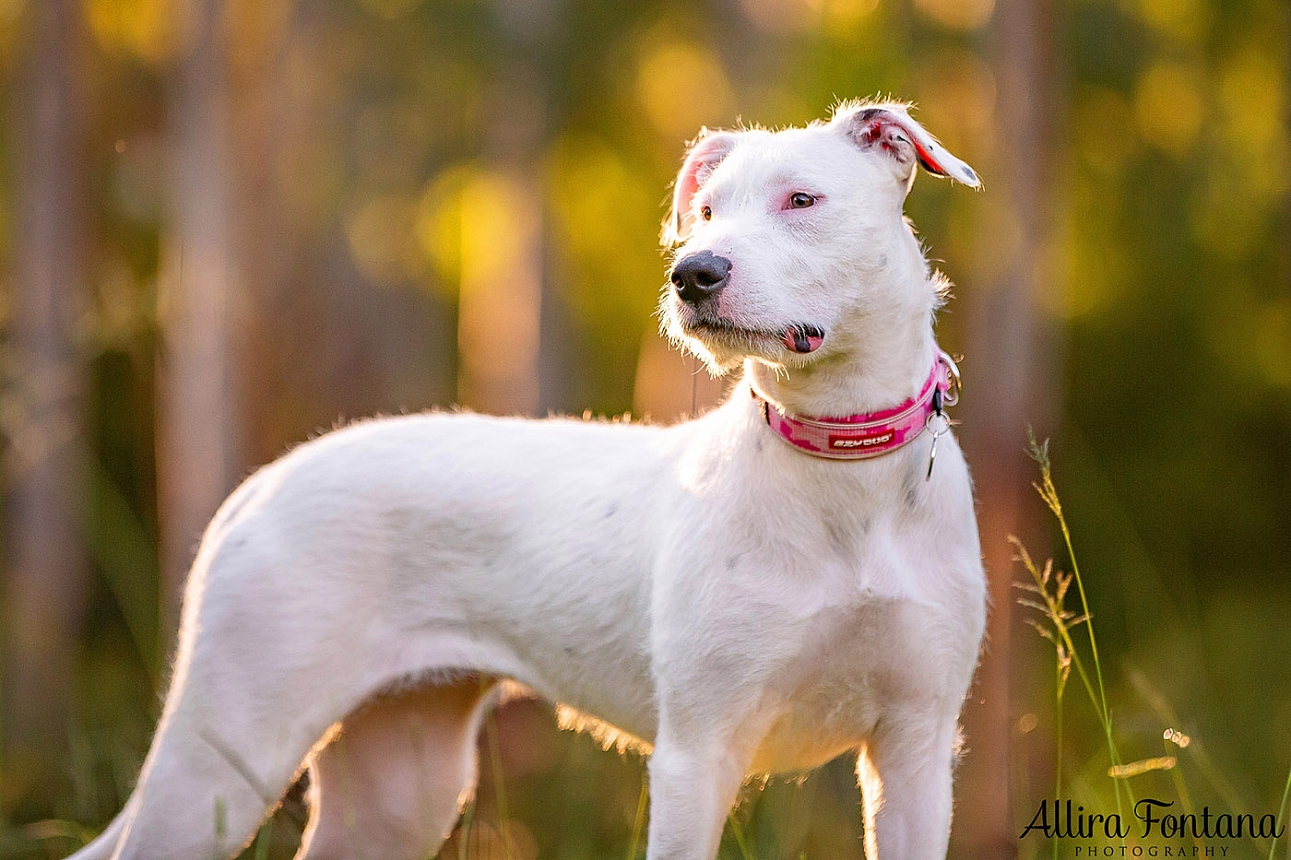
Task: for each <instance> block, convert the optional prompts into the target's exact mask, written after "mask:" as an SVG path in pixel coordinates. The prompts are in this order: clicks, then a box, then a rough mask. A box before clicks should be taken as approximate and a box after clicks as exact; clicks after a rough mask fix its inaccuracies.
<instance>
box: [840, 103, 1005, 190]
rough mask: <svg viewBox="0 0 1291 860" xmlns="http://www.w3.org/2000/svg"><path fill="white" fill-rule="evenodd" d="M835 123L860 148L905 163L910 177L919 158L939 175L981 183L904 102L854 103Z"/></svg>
mask: <svg viewBox="0 0 1291 860" xmlns="http://www.w3.org/2000/svg"><path fill="white" fill-rule="evenodd" d="M834 122H836V123H840V124H841V125H842V126H843V128H844V130H845V131H846V133H847V136H848V137H849V138H850V139H851V141H852V142H853V143H854V144H856V145H857V146H859V147H860V148H861V149H865V150H870V149H880V150H883V151H884V152H887V153H888V154H890V155H891V156H892V157H893V158H895V159H896V160H897V163H898V164H900V165H901V166H902V168H903V173H902V175H903V176H905V177H907V179H911V178H913V173H914V164H915V162H916V161H917V162H918V163H919V164H921V165H923V169H924V170H926V171H928V172H929V173H934V174H936V175H937V176H949V177H950V178H951V179H955V180H957V181H959V182H962V183H964V184H965V185H968V186H971V187H973V188H978V187H980V186H981V184H982V180H981V179H979V178H978V176H977V173H976V172H975V171H974V170H973V168H971V167H969V166H968V165H967V164H965V163H964V162H962V161H960V160H959V159H958V158H956V157H955V156H953V155H951V154H950V152H949V151H948V150H947V149H946V148H945V147H944V146H942V145H941V144H940V143H938V142H937V139H936V138H935V137H933V136H932V135H931V134H929V133H928V132H927V131H925V130H924V127H923V126H921V125H919V123H917V122H915V121H914V120H913V119H911V118H910V115H909V114H908V113H906V108H905V106H904V105H900V104H885V105H851V106H847V107H845V108H843V109H841V110H840V111H839V112H838V113H836V114H835V115H834Z"/></svg>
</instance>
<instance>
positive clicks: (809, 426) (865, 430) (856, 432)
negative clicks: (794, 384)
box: [753, 350, 960, 473]
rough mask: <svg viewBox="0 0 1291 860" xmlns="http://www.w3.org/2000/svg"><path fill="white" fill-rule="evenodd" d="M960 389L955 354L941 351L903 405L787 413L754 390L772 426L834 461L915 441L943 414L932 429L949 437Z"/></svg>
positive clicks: (801, 446) (791, 441)
mask: <svg viewBox="0 0 1291 860" xmlns="http://www.w3.org/2000/svg"><path fill="white" fill-rule="evenodd" d="M959 388H960V386H959V368H958V367H957V366H956V365H955V362H954V360H953V359H951V357H950V356H949V355H947V354H946V353H945V352H943V351H941V350H937V356H936V358H934V359H933V362H932V369H931V370H930V371H929V372H928V379H927V381H926V382H924V384H923V388H921V389H920V390H919V393H918V394H917V395H916V396H914V397H912V398H910V399H909V400H907V401H905V402H904V403H902V404H901V405H899V406H893V407H891V408H889V409H883V410H880V411H878V412H863V413H860V414H858V415H848V416H846V417H841V418H818V417H809V416H806V415H787V414H785V413H784V412H781V411H780V410H779V409H778V408H776V407H774V406H772V405H770V403H769V402H768V401H767V399H766V398H765V397H763V396H762V395H760V394H758V392H757V391H753V397H754V399H756V400H758V401H759V403H760V405H761V408H762V417H763V418H764V419H765V420H766V422H767V426H769V427H770V428H771V429H772V430H774V431H775V434H776V435H777V436H779V437H780V438H781V439H783V440H784V441H786V442H788V443H789V444H790V445H792V446H794V447H795V448H797V449H798V450H799V451H802V452H803V453H804V454H811V455H813V456H816V457H827V458H829V459H832V460H864V459H868V458H870V457H879V456H882V455H883V454H888V453H891V452H892V451H895V450H896V449H898V448H900V447H902V446H904V445H907V444H909V443H910V442H913V441H914V440H915V439H916V438H918V436H919V434H921V433H922V432H923V431H924V430H926V429H928V428H929V427H931V426H932V425H933V424H934V423H935V422H936V419H938V418H939V419H941V420H942V422H943V423H942V425H941V426H939V427H935V428H933V429H932V431H931V432H932V433H933V434H934V436H941V435H943V434H944V433H945V432H946V431H947V430H948V429H949V426H950V419H948V418H947V417H946V416H945V414H944V413H943V412H942V407H944V406H953V405H955V404H956V403H958V402H959ZM934 450H935V449H934ZM929 473H931V463H930V464H929Z"/></svg>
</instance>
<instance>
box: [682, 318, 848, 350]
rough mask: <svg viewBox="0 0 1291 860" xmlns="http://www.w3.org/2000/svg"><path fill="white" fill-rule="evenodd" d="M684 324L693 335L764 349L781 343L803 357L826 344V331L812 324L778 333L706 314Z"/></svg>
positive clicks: (684, 321)
mask: <svg viewBox="0 0 1291 860" xmlns="http://www.w3.org/2000/svg"><path fill="white" fill-rule="evenodd" d="M686 317H688V318H686ZM681 322H682V328H684V329H685V330H686V331H687V332H688V333H691V334H698V333H705V334H710V335H716V336H718V337H722V338H725V339H728V340H731V339H734V340H740V341H744V342H746V343H749V344H755V345H760V346H764V347H765V346H766V345H768V344H770V343H773V342H775V341H779V342H780V343H781V344H783V345H784V347H785V349H787V350H789V351H790V352H794V353H797V354H799V355H807V354H808V353H812V352H815V351H816V350H817V349H820V345H821V344H822V343H824V342H825V330H824V329H822V328H821V327H820V326H816V325H811V324H810V323H793V324H791V325H787V326H785V327H784V328H783V329H779V330H775V329H763V328H754V327H751V326H742V325H739V324H738V323H735V322H733V321H731V320H729V319H726V318H725V317H711V316H706V315H702V314H688V315H684V316H683V319H682V320H681Z"/></svg>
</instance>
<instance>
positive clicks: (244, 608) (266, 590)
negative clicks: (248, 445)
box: [77, 522, 383, 860]
mask: <svg viewBox="0 0 1291 860" xmlns="http://www.w3.org/2000/svg"><path fill="white" fill-rule="evenodd" d="M306 563H309V564H311V565H312V567H313V568H314V570H315V576H316V577H318V581H320V582H326V583H333V582H340V581H341V578H340V577H339V575H337V574H336V573H335V570H337V569H338V568H337V567H335V566H334V567H331V568H328V567H326V566H325V564H324V563H323V561H322V560H320V559H317V558H310V557H306V556H302V554H301V553H300V552H299V551H298V550H296V549H295V547H294V546H293V545H292V544H291V543H290V542H285V541H283V540H282V538H281V536H280V535H279V534H276V533H273V532H267V530H266V529H264V528H262V527H260V526H257V525H256V524H255V523H253V522H252V523H246V524H243V525H241V526H239V525H237V524H233V525H231V526H230V527H228V528H224V527H213V528H212V530H211V531H209V532H208V534H207V536H206V538H205V539H204V540H203V544H202V547H201V549H200V550H199V552H198V559H197V562H196V563H195V564H194V567H193V571H192V574H191V575H190V582H189V586H188V590H187V593H186V595H185V605H184V619H183V624H182V629H181V634H180V647H179V652H178V657H177V659H176V664H175V676H174V680H173V681H172V685H171V690H170V693H169V694H168V696H167V699H166V707H165V709H164V712H163V714H162V718H161V721H160V723H159V725H158V729H157V734H156V736H155V737H154V739H153V743H152V747H151V749H150V750H149V752H148V757H147V760H146V761H145V762H144V767H143V771H142V773H141V775H140V779H139V784H138V785H137V786H136V788H135V791H134V794H133V795H132V796H131V798H130V801H129V802H128V805H127V808H126V811H125V812H124V813H123V819H124V824H114V825H113V826H112V827H111V828H110V829H109V831H108V832H107V833H105V835H104V837H102V838H100V840H97V841H96V842H95V843H92V844H91V845H90V846H88V847H87V848H86V849H85V850H84V851H83V852H82V853H81V854H80V855H77V856H78V860H81V858H86V860H88V858H100V857H111V858H113V860H190V858H192V860H218V858H225V857H229V856H232V855H235V854H236V853H237V851H238V850H239V849H240V848H242V847H243V846H245V845H246V844H247V843H248V842H249V841H250V839H251V837H252V836H253V835H254V833H255V831H256V828H257V827H258V825H259V824H260V823H261V821H262V820H263V819H264V817H265V816H266V815H267V814H268V812H269V811H270V810H271V809H273V808H274V807H275V806H276V805H277V804H278V802H279V801H280V799H281V797H282V795H283V794H284V792H285V791H286V789H287V788H288V787H289V786H290V785H291V782H292V780H293V778H294V777H295V775H296V774H297V773H298V772H299V771H300V769H301V767H302V766H303V763H304V760H305V758H306V757H307V756H308V755H309V752H310V750H311V749H312V748H313V747H314V746H315V745H316V744H317V743H318V742H319V741H320V739H322V738H323V736H324V735H325V734H326V733H327V731H328V729H329V728H330V727H331V726H333V725H334V724H335V723H337V722H338V721H340V720H341V719H342V718H343V717H344V716H345V714H347V713H349V712H350V711H352V710H353V709H354V708H355V707H357V705H358V704H359V703H360V702H362V701H363V700H364V699H365V698H367V697H368V696H369V695H371V693H372V692H373V689H372V687H373V686H374V685H379V684H380V683H382V680H383V679H381V678H380V677H371V673H369V672H368V671H367V668H368V662H367V661H370V660H374V659H379V657H378V658H374V657H373V654H374V652H375V651H376V648H375V646H374V645H373V643H372V642H371V641H369V640H367V639H364V637H363V634H362V633H355V634H353V635H351V636H349V637H345V636H340V635H338V634H337V632H336V630H335V625H334V623H333V621H332V619H331V618H329V617H328V616H327V615H326V614H325V613H326V612H327V611H329V607H332V608H331V609H330V611H331V612H333V613H335V611H336V610H335V609H334V604H335V603H336V602H339V603H340V605H342V606H344V607H345V609H346V611H347V612H349V613H350V614H351V616H352V617H354V618H355V619H356V623H357V624H359V625H360V629H363V630H366V629H371V626H370V625H367V624H366V618H365V616H364V614H363V609H362V608H361V607H360V606H359V605H358V602H357V601H356V600H353V599H351V598H350V596H349V595H348V594H340V595H339V596H338V591H339V586H335V585H332V586H331V587H330V588H322V587H318V588H312V589H305V588H301V587H300V583H299V579H298V577H297V576H296V573H295V572H296V571H298V570H300V569H302V567H303V565H304V564H306ZM333 598H335V601H333V602H331V603H329V601H331V600H332V599H333ZM114 843H115V849H114Z"/></svg>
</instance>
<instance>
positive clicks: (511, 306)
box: [457, 0, 568, 415]
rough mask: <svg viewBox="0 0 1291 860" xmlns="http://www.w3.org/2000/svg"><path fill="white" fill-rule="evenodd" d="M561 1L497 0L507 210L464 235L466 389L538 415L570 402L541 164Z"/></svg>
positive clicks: (498, 180) (487, 401) (487, 402)
mask: <svg viewBox="0 0 1291 860" xmlns="http://www.w3.org/2000/svg"><path fill="white" fill-rule="evenodd" d="M562 5H563V3H562V0H494V10H495V15H496V20H497V22H498V25H499V30H500V32H501V35H502V38H503V39H504V40H505V43H506V45H505V48H504V49H503V50H500V51H499V52H498V55H499V56H500V57H502V58H504V59H503V60H501V61H500V63H499V66H498V68H497V72H496V73H495V77H494V80H493V82H492V87H491V92H490V95H491V103H490V105H489V111H490V116H489V134H488V140H487V141H486V144H485V146H486V152H485V155H486V157H487V159H488V162H489V165H490V167H489V170H490V174H491V176H490V177H489V180H490V182H491V183H493V184H494V185H495V187H496V190H497V192H498V194H497V198H496V199H497V201H498V202H500V203H502V204H503V205H505V206H506V207H507V209H508V210H509V211H506V212H501V211H499V212H498V213H496V214H497V216H498V217H496V218H493V219H489V220H490V222H491V224H492V226H493V227H495V228H496V229H497V231H498V235H496V236H489V237H484V236H481V237H479V238H480V240H487V241H479V240H477V241H475V242H470V241H464V242H463V247H462V282H461V292H460V299H459V306H458V331H457V342H458V350H459V354H460V357H461V360H460V362H459V368H460V369H459V380H458V397H459V399H460V400H461V401H462V402H463V403H465V404H467V405H470V406H472V407H475V408H478V409H480V410H482V411H485V412H495V413H515V414H526V415H532V414H535V413H537V412H539V411H540V410H543V409H545V408H547V407H549V406H550V405H551V404H554V403H561V402H562V401H564V400H565V396H564V394H565V389H566V383H567V377H568V374H567V373H565V372H564V368H563V367H562V366H561V365H562V364H563V362H561V361H560V358H559V356H558V354H557V352H556V349H557V343H558V340H559V339H558V338H557V337H555V336H553V334H554V332H553V331H552V329H553V327H558V326H559V325H560V320H559V319H558V317H557V315H556V314H554V313H552V305H553V302H554V298H555V296H554V291H553V290H552V285H551V282H550V281H551V279H550V277H549V270H550V267H549V265H548V262H549V261H548V259H547V254H548V252H549V245H550V243H549V242H548V241H547V236H546V221H547V219H546V212H545V200H544V198H545V193H544V188H543V187H542V176H541V170H540V165H541V162H542V156H543V147H544V144H545V143H546V141H547V138H548V134H549V127H550V125H551V117H550V115H549V113H550V105H549V94H548V92H547V83H546V81H547V77H548V76H547V74H545V72H544V68H543V59H544V57H543V50H544V47H543V46H544V43H545V42H546V41H548V40H549V39H550V36H551V34H552V32H553V31H554V30H555V27H554V26H553V25H554V24H555V23H556V19H557V15H558V13H559V11H560V8H561V6H562ZM468 205H469V204H468ZM470 218H471V216H470V215H468V216H467V219H468V220H470ZM475 229H480V228H479V227H478V226H476V228H475ZM503 233H505V235H503Z"/></svg>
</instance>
